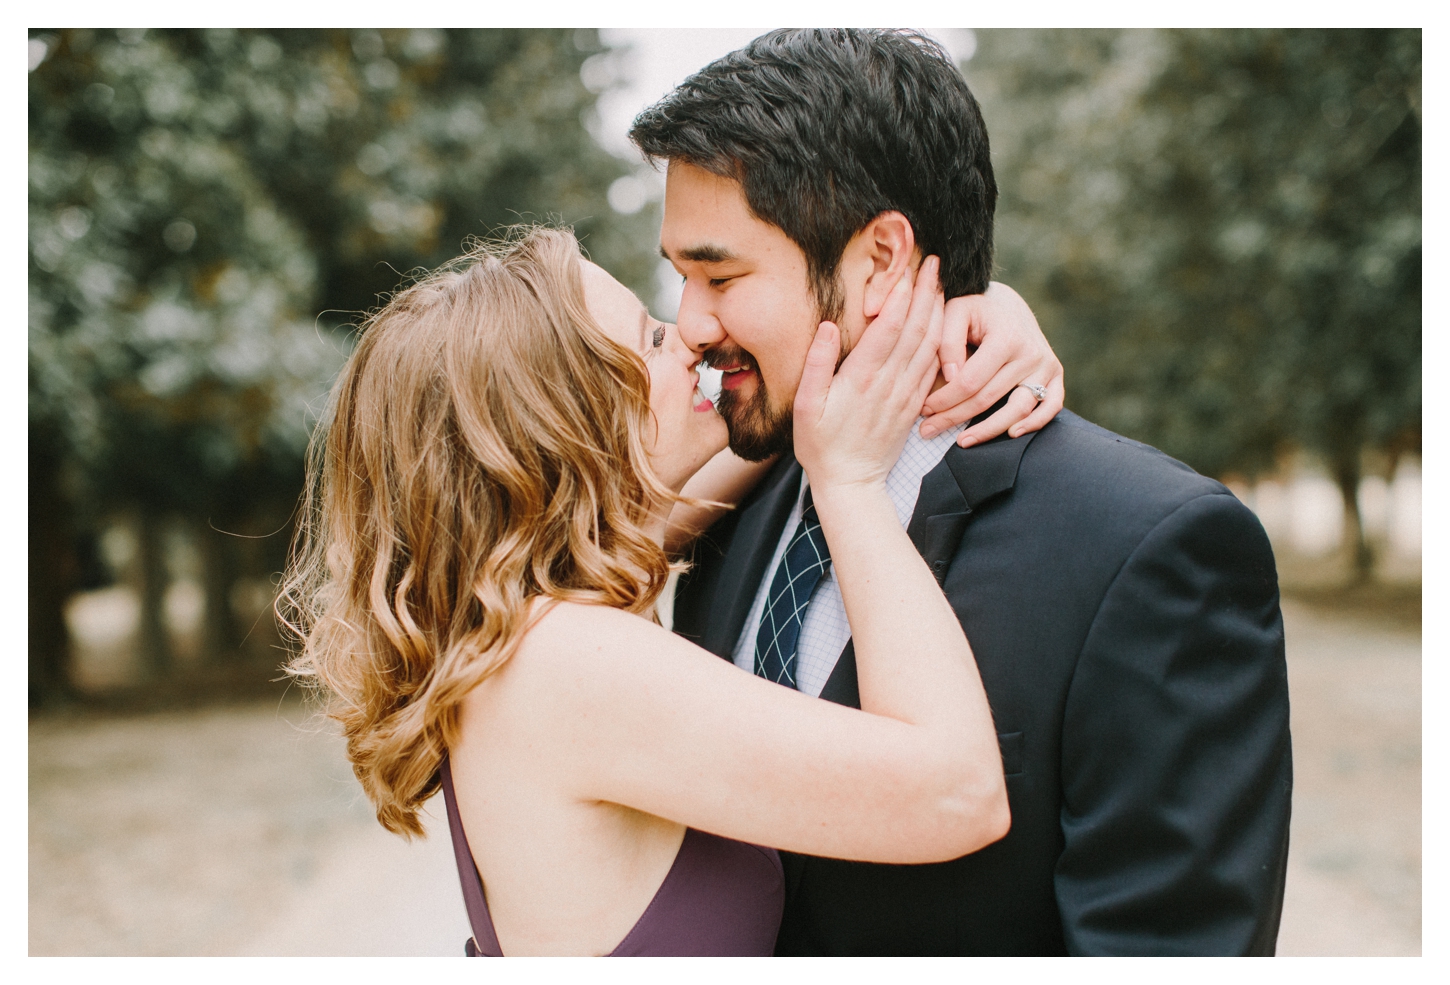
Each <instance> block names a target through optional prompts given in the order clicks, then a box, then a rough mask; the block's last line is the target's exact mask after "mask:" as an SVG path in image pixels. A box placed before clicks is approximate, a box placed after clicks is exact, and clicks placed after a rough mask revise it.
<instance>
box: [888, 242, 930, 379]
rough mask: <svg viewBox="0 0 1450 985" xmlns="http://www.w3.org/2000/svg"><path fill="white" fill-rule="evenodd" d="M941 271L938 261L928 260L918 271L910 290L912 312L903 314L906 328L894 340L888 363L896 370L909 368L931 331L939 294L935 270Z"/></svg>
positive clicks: (903, 327)
mask: <svg viewBox="0 0 1450 985" xmlns="http://www.w3.org/2000/svg"><path fill="white" fill-rule="evenodd" d="M940 267H941V261H940V260H939V259H937V258H936V257H934V256H929V257H927V258H926V259H925V260H923V261H922V262H921V266H920V267H918V268H917V271H916V283H915V284H914V285H912V289H911V309H910V310H909V311H908V312H907V314H906V324H905V325H904V326H902V330H901V334H900V335H899V336H898V337H897V339H896V347H895V348H894V349H893V350H892V353H891V355H892V358H891V362H892V364H894V365H895V366H897V367H903V368H904V367H906V366H908V365H910V363H911V360H912V359H913V358H914V357H915V356H916V352H917V349H918V348H919V347H920V346H921V340H922V339H923V338H925V337H926V334H927V331H928V329H929V328H930V327H931V321H932V318H933V317H934V316H935V314H936V304H937V296H938V295H939V293H940V291H939V290H938V288H939V286H940V284H939V282H938V280H937V270H938V269H939V268H940ZM903 279H905V278H903Z"/></svg>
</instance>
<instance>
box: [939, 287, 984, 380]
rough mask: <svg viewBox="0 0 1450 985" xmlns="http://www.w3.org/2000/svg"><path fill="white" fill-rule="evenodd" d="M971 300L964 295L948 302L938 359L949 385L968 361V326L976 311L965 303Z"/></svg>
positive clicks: (943, 376) (942, 373)
mask: <svg viewBox="0 0 1450 985" xmlns="http://www.w3.org/2000/svg"><path fill="white" fill-rule="evenodd" d="M970 300H971V297H970V296H967V295H964V296H962V297H957V298H952V299H951V300H950V301H948V302H946V312H945V320H944V321H943V322H942V333H941V349H940V351H939V353H938V355H937V358H938V359H940V360H941V375H942V379H944V380H946V381H947V382H948V383H950V382H952V381H953V380H955V379H956V378H957V374H958V373H960V372H961V371H962V366H963V365H965V364H966V361H967V325H968V323H969V322H970V319H971V317H972V312H973V311H974V310H975V309H974V307H973V306H972V305H971V304H969V303H968V304H964V303H963V302H969V301H970Z"/></svg>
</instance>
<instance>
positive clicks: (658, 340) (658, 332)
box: [654, 325, 665, 349]
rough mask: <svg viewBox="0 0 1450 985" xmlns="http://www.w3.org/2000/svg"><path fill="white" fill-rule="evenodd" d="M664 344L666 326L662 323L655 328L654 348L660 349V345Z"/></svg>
mask: <svg viewBox="0 0 1450 985" xmlns="http://www.w3.org/2000/svg"><path fill="white" fill-rule="evenodd" d="M664 344H665V327H664V326H663V325H661V326H660V327H659V328H657V329H655V337H654V348H656V349H658V348H659V347H660V346H662V345H664Z"/></svg>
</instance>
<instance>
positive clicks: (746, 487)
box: [664, 448, 778, 556]
mask: <svg viewBox="0 0 1450 985" xmlns="http://www.w3.org/2000/svg"><path fill="white" fill-rule="evenodd" d="M777 457H778V456H771V457H770V458H768V459H766V460H765V461H763V462H747V461H746V460H745V459H743V458H741V457H740V456H739V455H737V454H735V453H734V452H733V451H731V450H730V449H729V448H726V449H725V450H724V451H722V452H720V454H718V455H716V456H715V457H714V458H712V459H710V461H708V462H706V463H705V466H704V468H702V469H700V471H698V472H696V473H695V474H694V475H693V476H691V477H690V481H689V482H687V483H685V488H684V490H683V491H682V493H681V494H682V495H684V496H689V497H691V498H692V499H702V500H710V501H711V502H713V503H718V504H720V505H711V506H706V505H691V504H688V503H676V504H675V505H674V508H673V509H672V510H671V511H670V519H669V525H668V526H667V527H666V528H665V542H664V547H665V553H667V554H670V555H671V556H673V555H676V554H679V553H681V552H682V551H684V549H685V548H687V547H689V546H690V544H691V543H693V542H694V540H695V538H696V537H698V536H700V534H702V533H704V532H705V531H706V530H708V529H709V528H710V524H712V523H714V522H715V521H716V520H718V519H719V518H720V517H721V515H722V514H724V513H725V512H726V511H727V510H729V509H730V508H731V507H733V506H735V505H736V504H737V503H739V502H740V501H741V500H742V499H744V498H745V497H746V495H747V494H748V493H749V492H750V490H752V489H754V488H755V484H756V483H757V482H759V481H760V479H761V477H762V476H764V475H765V473H766V472H768V471H770V467H771V466H772V465H774V464H775V462H776V458H777Z"/></svg>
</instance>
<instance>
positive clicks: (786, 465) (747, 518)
mask: <svg viewBox="0 0 1450 985" xmlns="http://www.w3.org/2000/svg"><path fill="white" fill-rule="evenodd" d="M800 488H801V467H800V465H799V464H798V463H797V462H796V460H795V458H794V457H792V456H786V457H785V458H784V459H782V460H781V461H780V462H779V463H778V464H777V465H776V466H775V467H774V468H772V469H771V471H770V474H769V475H767V476H766V478H765V480H764V481H763V482H762V483H761V486H760V495H758V496H757V497H756V498H755V500H754V502H752V503H750V504H749V505H748V506H746V507H744V508H743V509H742V510H741V513H740V522H739V523H738V524H737V525H736V527H735V533H734V535H733V536H732V537H731V540H730V550H729V551H728V552H727V553H726V556H725V561H724V566H723V567H722V568H721V571H720V582H719V584H720V585H721V586H730V587H731V589H732V590H733V591H734V593H735V594H734V595H733V597H731V598H729V599H717V600H716V604H715V605H713V606H711V607H710V619H709V623H708V626H707V628H706V631H705V634H704V638H703V639H702V640H701V643H702V644H703V645H704V647H705V649H707V650H709V651H710V652H712V653H716V654H719V655H720V656H722V657H725V658H726V659H727V660H728V659H729V658H730V654H731V652H732V651H733V650H734V649H735V642H736V640H738V639H739V638H740V630H741V629H742V628H743V627H744V625H745V617H746V616H747V615H749V614H750V604H751V603H752V602H754V601H755V593H756V591H757V590H758V589H759V587H760V581H761V579H762V578H764V577H765V576H766V571H765V567H766V565H768V564H769V563H770V558H771V555H773V554H774V553H775V547H776V544H777V543H778V542H779V541H780V532H781V528H783V527H784V526H785V521H786V520H787V519H788V518H789V517H790V511H791V507H793V506H795V501H796V497H797V496H798V495H799V494H800Z"/></svg>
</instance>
